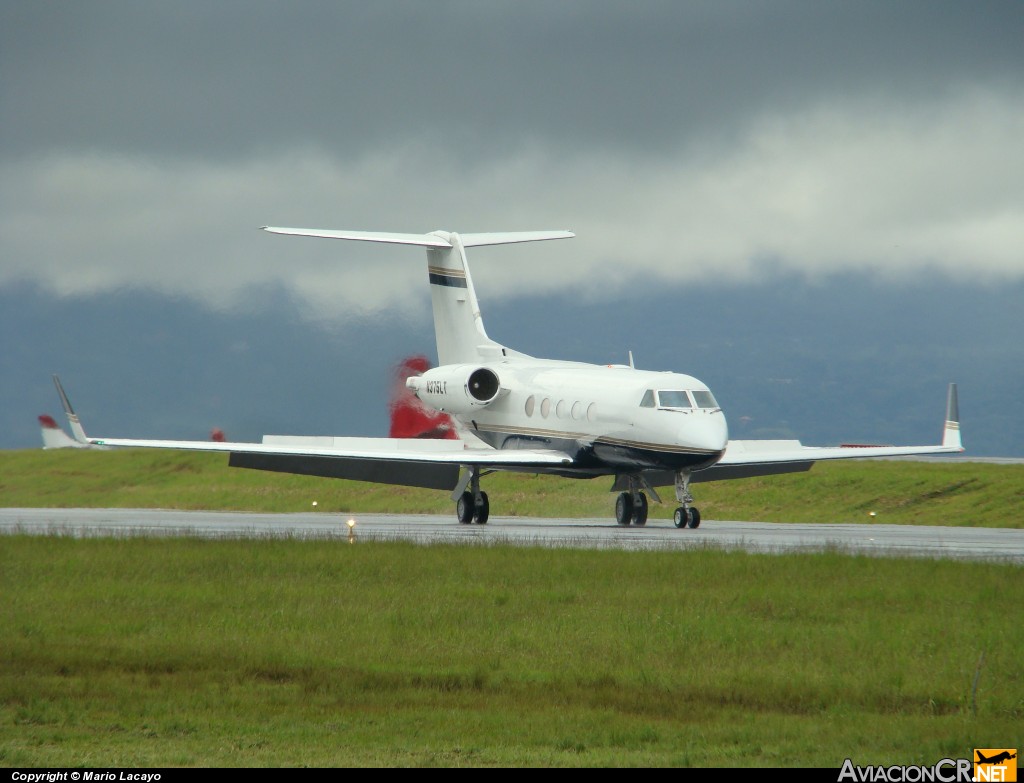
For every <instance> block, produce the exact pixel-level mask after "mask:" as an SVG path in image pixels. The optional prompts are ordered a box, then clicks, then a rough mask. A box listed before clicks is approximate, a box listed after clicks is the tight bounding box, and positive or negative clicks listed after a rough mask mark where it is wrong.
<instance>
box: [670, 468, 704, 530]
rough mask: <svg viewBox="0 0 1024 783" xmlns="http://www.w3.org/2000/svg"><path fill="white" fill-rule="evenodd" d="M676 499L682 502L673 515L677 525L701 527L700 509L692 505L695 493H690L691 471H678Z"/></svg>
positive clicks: (680, 526)
mask: <svg viewBox="0 0 1024 783" xmlns="http://www.w3.org/2000/svg"><path fill="white" fill-rule="evenodd" d="M676 500H678V501H679V502H680V503H681V504H682V505H681V506H679V508H677V509H676V513H675V514H673V515H672V521H673V522H675V524H676V527H679V528H682V527H688V528H691V529H692V528H697V527H700V509H698V508H696V507H694V506H691V505H690V504H691V503H693V495H691V494H690V473H689V471H686V470H680V471H678V472H677V473H676Z"/></svg>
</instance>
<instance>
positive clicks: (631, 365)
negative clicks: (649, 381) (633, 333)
mask: <svg viewBox="0 0 1024 783" xmlns="http://www.w3.org/2000/svg"><path fill="white" fill-rule="evenodd" d="M629 369H631V370H635V369H636V367H634V366H633V352H632V351H630V352H629Z"/></svg>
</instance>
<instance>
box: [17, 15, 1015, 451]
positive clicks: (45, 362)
mask: <svg viewBox="0 0 1024 783" xmlns="http://www.w3.org/2000/svg"><path fill="white" fill-rule="evenodd" d="M1022 183H1024V3H1022V2H1019V1H1018V0H1013V1H1012V2H973V3H968V2H948V3H947V2H937V1H934V0H928V1H927V2H924V1H922V2H917V1H915V0H906V1H904V2H870V1H868V2H829V3H823V2H820V1H819V0H813V1H810V2H795V1H794V2H785V1H784V0H779V1H777V2H761V1H760V0H757V1H756V2H754V1H751V2H726V1H724V0H713V1H709V2H686V1H685V0H678V1H676V2H631V3H625V2H620V3H609V2H573V1H572V0H559V1H558V2H550V1H547V2H522V1H521V0H520V1H517V2H483V1H482V0H473V1H471V2H470V1H466V2H462V1H452V2H443V1H441V0H431V1H429V2H427V1H426V0H422V1H421V0H416V1H415V2H412V1H411V2H386V1H385V2H373V3H367V2H352V3H347V2H322V3H321V2H291V3H283V2H258V1H257V0H238V1H237V2H236V1H234V0H232V1H230V2H212V1H210V0H204V2H190V1H188V0H175V2H167V3H140V2H136V1H135V0H132V1H131V2H104V1H103V0H92V1H91V2H77V1H76V2H46V1H45V0H31V1H30V0H24V1H15V0H0V310H2V311H3V312H0V328H2V330H3V334H2V335H0V337H2V340H0V447H11V446H18V447H23V446H29V445H36V446H38V443H39V441H38V429H37V428H36V427H35V416H36V415H37V414H39V413H44V412H47V411H49V412H55V408H56V399H55V395H54V393H53V389H52V388H51V387H52V384H50V380H49V374H50V373H51V372H60V373H62V374H63V375H64V377H65V382H66V384H67V386H68V390H69V392H70V393H71V395H72V399H74V400H76V401H77V403H76V407H78V408H79V412H80V413H81V414H82V415H83V418H84V419H85V420H86V421H88V422H92V423H94V424H91V425H90V431H91V433H92V434H94V435H95V434H104V435H107V434H110V435H124V436H137V437H147V436H161V437H203V435H204V433H205V432H207V431H208V430H209V428H210V427H211V426H219V427H223V428H225V429H226V430H227V431H228V433H229V435H230V436H232V437H235V438H237V439H241V440H247V439H256V438H258V437H259V436H260V435H261V434H262V433H264V432H272V431H275V429H274V428H275V427H276V428H280V429H278V430H276V431H288V432H303V433H307V434H315V433H323V432H332V433H334V434H384V431H386V421H385V417H386V406H385V403H384V400H385V399H386V395H387V390H388V388H389V385H390V383H391V380H390V378H391V376H390V372H391V366H392V365H393V364H394V363H395V362H396V361H397V360H398V359H400V358H402V356H403V355H405V353H406V352H408V353H412V352H426V353H431V347H432V346H431V344H432V335H431V332H430V316H429V301H430V300H429V294H428V292H427V290H426V289H427V286H426V275H425V273H424V268H423V267H424V258H423V253H422V251H420V250H418V249H414V248H404V247H393V246H380V245H368V244H365V243H351V242H338V241H329V240H317V239H307V238H296V237H281V236H274V235H270V234H267V233H265V232H262V231H259V230H258V228H259V227H260V226H263V225H279V226H303V227H315V228H335V229H352V230H370V231H374V230H375V231H397V232H427V231H431V230H435V229H444V230H453V231H463V232H480V231H516V230H538V229H570V230H573V231H575V232H576V233H577V237H576V238H575V239H572V240H568V241H559V242H546V243H536V244H532V245H520V246H511V247H498V248H476V249H474V250H473V251H471V254H470V258H471V261H472V263H473V276H474V280H475V282H476V284H477V288H478V291H479V293H480V297H481V301H482V303H483V306H484V313H485V315H488V314H490V316H493V318H492V317H489V318H488V325H489V327H493V328H492V330H491V331H492V336H494V337H496V338H497V339H501V340H503V341H507V342H508V344H510V345H511V346H512V347H515V348H520V349H522V350H526V351H527V352H529V353H536V354H539V355H543V356H552V357H555V358H566V359H582V360H589V361H598V362H604V361H621V360H622V359H623V358H624V356H625V352H626V349H628V348H633V349H636V350H637V351H638V360H639V361H641V366H647V367H656V368H658V369H662V368H672V369H676V370H679V371H682V372H695V373H697V374H698V376H699V377H702V378H703V379H704V380H706V381H708V382H712V381H713V382H714V384H715V388H716V389H717V390H718V391H717V392H716V393H718V394H719V395H720V399H725V400H729V401H730V403H732V404H733V409H731V410H729V411H727V413H729V414H730V415H731V417H732V418H731V419H730V422H731V426H735V425H736V422H737V421H738V420H740V418H745V419H752V420H755V421H756V423H757V426H761V427H764V428H765V430H766V431H774V432H784V433H786V434H787V436H795V437H804V438H805V442H809V443H816V442H834V441H833V439H834V438H840V437H846V436H847V435H849V436H850V437H854V438H857V437H861V438H885V439H888V438H894V439H903V438H906V439H907V440H904V441H903V442H929V441H930V440H932V439H933V438H934V437H935V433H934V432H933V429H935V425H934V422H933V419H936V420H937V418H938V414H934V413H932V411H931V407H929V406H928V405H926V404H924V402H923V401H924V400H928V399H931V397H932V396H935V398H936V399H938V400H939V402H938V403H934V402H933V403H930V405H932V406H934V407H936V408H938V407H939V406H940V404H941V400H942V399H944V393H945V384H946V382H948V381H951V380H958V381H960V383H961V400H962V402H963V410H964V411H965V415H966V416H967V417H969V418H970V419H971V421H969V422H967V421H965V438H966V441H967V443H968V446H969V448H971V449H972V450H973V449H977V450H978V452H980V453H989V454H993V453H994V454H1007V453H1015V454H1016V453H1024V451H1021V449H1024V446H1021V445H1020V444H1022V443H1024V431H1022V430H1021V426H1022V425H1021V424H1020V421H1019V418H1020V417H1019V414H1018V413H1016V409H1017V406H1016V402H1015V401H1017V400H1019V398H1020V394H1021V393H1024V392H1022V389H1024V385H1022V384H1024V353H1022V352H1024V347H1022V346H1024V328H1022V326H1021V321H1020V317H1019V315H1016V314H1015V311H1016V310H1019V307H1018V303H1019V301H1020V299H1021V295H1020V292H1022V291H1024V185H1022ZM353 319H355V320H353ZM843 324H845V326H843ZM812 333H813V334H812ZM755 336H756V337H757V339H754V337H755ZM804 336H807V337H808V339H806V340H805V339H804ZM520 341H521V342H520ZM878 378H884V379H885V380H884V383H880V384H879V383H877V379H878ZM780 379H781V380H780ZM782 381H785V385H783V386H779V383H781V382H782ZM869 387H870V388H871V391H870V393H868V389H869ZM773 390H774V391H773ZM776 392H777V393H776ZM876 392H877V393H878V394H884V395H885V396H883V397H876V396H874V395H875V393H876ZM844 395H845V396H844ZM858 399H859V400H861V401H862V404H863V408H862V409H860V408H858V409H856V410H855V409H854V408H853V407H852V406H853V403H852V402H850V400H858ZM1011 401H1012V402H1011ZM830 406H832V407H830ZM833 408H834V409H835V410H838V411H839V412H840V414H841V415H836V413H834V412H833ZM924 410H927V414H926V413H924V412H923V411H924ZM939 413H941V411H939ZM869 422H874V423H873V424H872V426H871V428H870V430H868V429H867V425H868V423H869ZM915 422H921V423H920V425H918V424H916V423H915ZM894 427H895V429H894ZM899 427H903V429H899ZM915 427H917V428H916V429H914V428H915ZM840 428H841V430H842V431H841V433H840V434H834V433H836V432H837V431H838V430H840ZM847 428H849V429H847ZM908 428H910V429H908ZM738 431H739V430H736V432H738ZM819 439H820V440H819ZM835 442H838V441H835ZM864 442H866V441H864Z"/></svg>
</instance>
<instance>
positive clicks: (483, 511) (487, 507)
mask: <svg viewBox="0 0 1024 783" xmlns="http://www.w3.org/2000/svg"><path fill="white" fill-rule="evenodd" d="M474 511H475V513H474V514H473V521H474V522H476V523H477V524H478V525H486V524H487V518H488V517H489V516H490V515H491V504H490V501H488V500H487V493H486V492H481V493H480V502H479V503H478V504H477V505H476V508H475V509H474Z"/></svg>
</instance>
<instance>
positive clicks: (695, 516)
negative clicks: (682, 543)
mask: <svg viewBox="0 0 1024 783" xmlns="http://www.w3.org/2000/svg"><path fill="white" fill-rule="evenodd" d="M672 521H673V522H674V523H675V526H676V527H679V528H682V527H688V528H690V529H691V530H692V529H694V528H698V527H700V510H699V509H696V508H683V507H682V506H680V507H679V508H677V509H676V513H675V514H673V515H672Z"/></svg>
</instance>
